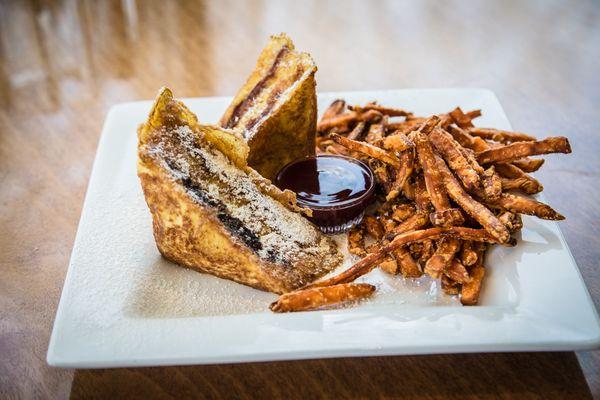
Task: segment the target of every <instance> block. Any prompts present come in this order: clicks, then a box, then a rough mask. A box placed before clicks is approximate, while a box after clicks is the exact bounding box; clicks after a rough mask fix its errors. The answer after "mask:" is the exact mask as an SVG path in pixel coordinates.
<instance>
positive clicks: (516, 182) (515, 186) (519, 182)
mask: <svg viewBox="0 0 600 400" xmlns="http://www.w3.org/2000/svg"><path fill="white" fill-rule="evenodd" d="M500 179H501V182H502V190H504V191H509V190H518V191H520V192H523V193H525V194H536V193H539V192H540V190H541V189H542V188H541V187H540V186H531V181H530V180H528V179H526V178H516V179H510V178H500Z"/></svg>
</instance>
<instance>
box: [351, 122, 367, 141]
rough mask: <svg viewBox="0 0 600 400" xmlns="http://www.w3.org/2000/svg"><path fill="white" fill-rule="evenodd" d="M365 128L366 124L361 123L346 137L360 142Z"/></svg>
mask: <svg viewBox="0 0 600 400" xmlns="http://www.w3.org/2000/svg"><path fill="white" fill-rule="evenodd" d="M365 126H366V124H365V123H364V122H363V121H360V122H359V123H357V124H356V126H355V127H354V128H353V129H352V131H351V132H350V133H349V134H348V136H346V137H347V138H348V139H350V140H360V138H362V136H363V134H364V132H365Z"/></svg>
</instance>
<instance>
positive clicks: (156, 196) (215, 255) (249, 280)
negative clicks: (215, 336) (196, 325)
mask: <svg viewBox="0 0 600 400" xmlns="http://www.w3.org/2000/svg"><path fill="white" fill-rule="evenodd" d="M138 138H139V144H138V175H139V177H140V180H141V184H142V188H143V191H144V195H145V197H146V202H147V203H148V207H149V208H150V212H151V213H152V219H153V229H154V237H155V240H156V244H157V246H158V249H159V251H160V252H161V253H162V254H163V256H165V257H166V258H168V259H169V260H172V261H174V262H175V263H178V264H180V265H183V266H186V267H189V268H192V269H196V270H198V271H201V272H206V273H210V274H213V275H216V276H219V277H222V278H226V279H231V280H234V281H236V282H239V283H243V284H246V285H249V286H253V287H255V288H258V289H263V290H268V291H272V292H275V293H284V292H288V291H290V290H294V289H296V288H299V287H301V286H304V285H305V284H307V283H309V282H311V281H313V280H315V279H316V278H318V277H320V276H322V275H324V274H325V273H327V272H329V271H331V270H332V269H334V268H335V267H337V266H338V265H339V264H340V262H341V260H342V257H341V255H340V253H339V251H338V249H337V247H336V245H335V243H334V242H333V241H332V240H331V239H330V238H328V237H326V236H324V235H323V234H321V232H320V231H319V230H318V229H316V228H315V227H314V226H313V225H312V224H311V223H309V222H308V221H307V220H306V219H305V218H304V217H302V216H301V215H300V214H299V213H298V212H297V210H298V207H297V206H296V205H295V197H294V196H293V195H290V193H287V192H286V193H284V192H281V191H280V190H279V189H277V188H275V187H274V186H272V185H270V183H269V182H268V181H266V180H265V179H264V178H262V177H260V176H259V175H258V174H257V173H256V172H255V171H254V170H252V169H251V168H250V167H248V166H247V164H246V157H247V154H248V145H247V144H246V142H245V140H244V139H243V138H242V137H241V136H240V135H239V134H237V133H236V132H233V131H230V130H226V129H223V128H219V127H216V126H206V125H200V124H199V123H198V121H197V119H196V116H195V115H194V114H193V113H192V112H190V111H189V110H188V109H187V108H186V107H185V106H184V105H183V103H181V102H179V101H177V100H174V99H173V95H172V93H171V91H170V90H169V89H166V88H163V89H162V90H161V91H160V93H159V95H158V98H157V100H156V103H155V104H154V107H153V108H152V111H151V113H150V116H149V118H148V121H147V122H146V123H145V124H143V125H141V126H140V128H139V130H138Z"/></svg>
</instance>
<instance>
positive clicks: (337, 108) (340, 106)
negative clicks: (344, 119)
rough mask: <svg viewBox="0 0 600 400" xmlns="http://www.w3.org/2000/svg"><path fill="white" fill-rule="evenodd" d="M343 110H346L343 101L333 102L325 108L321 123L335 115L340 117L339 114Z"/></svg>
mask: <svg viewBox="0 0 600 400" xmlns="http://www.w3.org/2000/svg"><path fill="white" fill-rule="evenodd" d="M345 108H346V102H345V101H344V100H342V99H337V100H334V101H333V102H332V103H331V104H330V105H329V107H327V109H326V110H325V112H324V113H323V116H322V117H321V121H325V120H328V119H331V118H333V117H335V116H337V115H340V114H341V113H343V112H344V109H345Z"/></svg>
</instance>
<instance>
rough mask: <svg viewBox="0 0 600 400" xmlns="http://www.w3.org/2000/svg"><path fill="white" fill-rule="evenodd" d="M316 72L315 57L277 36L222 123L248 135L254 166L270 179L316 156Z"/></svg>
mask: <svg viewBox="0 0 600 400" xmlns="http://www.w3.org/2000/svg"><path fill="white" fill-rule="evenodd" d="M316 71H317V67H316V65H315V63H314V61H313V60H312V58H311V57H310V55H308V54H307V53H300V52H298V51H296V50H295V49H294V44H293V43H292V41H291V39H290V38H289V37H288V36H286V35H285V34H280V35H275V36H272V37H271V40H270V41H269V43H268V44H267V46H266V47H265V48H264V49H263V51H262V53H261V54H260V56H259V58H258V61H257V63H256V67H255V69H254V71H253V72H252V73H251V74H250V76H249V77H248V79H247V81H246V83H245V84H244V85H243V86H242V88H241V89H240V90H239V91H238V93H237V94H236V96H235V97H234V99H233V101H232V103H231V104H230V105H229V107H228V108H227V110H226V111H225V114H224V115H223V117H222V118H221V121H220V125H221V126H222V127H224V128H228V129H235V130H238V131H239V132H240V133H241V134H242V135H243V136H244V138H245V139H246V140H247V142H248V145H249V147H250V153H249V157H248V163H249V165H250V166H251V167H252V168H254V169H255V170H256V171H258V172H259V173H260V174H261V175H263V176H264V177H265V178H267V179H270V180H273V179H274V178H275V176H276V175H277V172H278V171H279V170H280V169H281V168H282V167H283V166H284V165H286V164H287V163H289V162H290V161H293V160H295V159H297V158H301V157H305V156H308V155H313V154H314V153H315V133H316V123H317V97H316V90H315V87H316V83H315V72H316Z"/></svg>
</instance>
